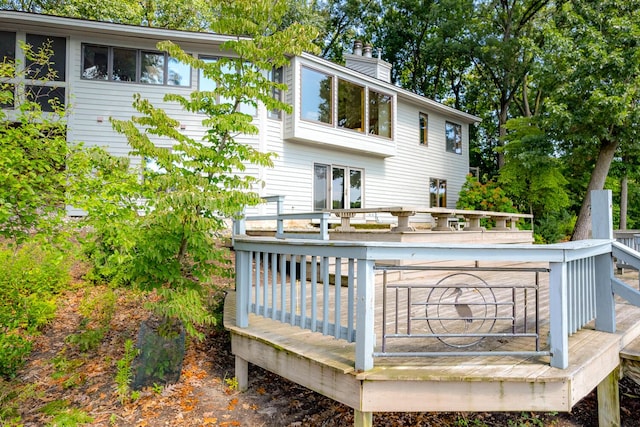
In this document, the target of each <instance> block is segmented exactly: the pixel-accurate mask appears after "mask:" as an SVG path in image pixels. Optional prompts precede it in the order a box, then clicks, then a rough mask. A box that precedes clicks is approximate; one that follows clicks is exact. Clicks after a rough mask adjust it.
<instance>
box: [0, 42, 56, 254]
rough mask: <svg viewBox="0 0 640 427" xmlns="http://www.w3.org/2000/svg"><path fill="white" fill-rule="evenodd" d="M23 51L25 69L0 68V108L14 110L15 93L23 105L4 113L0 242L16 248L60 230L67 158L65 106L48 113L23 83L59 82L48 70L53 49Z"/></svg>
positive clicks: (0, 117) (0, 121)
mask: <svg viewBox="0 0 640 427" xmlns="http://www.w3.org/2000/svg"><path fill="white" fill-rule="evenodd" d="M23 50H24V54H25V58H26V60H27V61H26V62H27V63H26V64H20V63H16V62H15V61H14V60H12V59H5V60H4V62H2V63H0V105H5V106H12V105H14V104H15V102H16V100H15V94H16V93H17V94H18V96H19V99H21V100H22V101H21V102H20V105H19V106H18V108H17V109H16V110H4V109H0V183H2V184H1V185H0V236H2V237H4V238H6V239H8V240H9V241H11V242H12V243H14V244H20V243H22V242H24V241H25V240H26V239H28V238H29V236H31V235H32V234H35V233H39V232H43V231H46V230H51V229H52V227H55V226H56V225H59V224H60V221H59V220H60V218H61V217H62V216H63V215H64V213H65V204H64V198H65V190H66V170H65V161H66V158H67V155H68V153H69V147H68V146H67V140H66V121H65V115H66V106H65V105H61V104H60V103H59V102H58V101H57V100H56V99H53V100H50V101H49V103H48V106H49V109H51V110H52V112H51V113H50V114H48V113H44V112H43V111H42V105H41V104H42V103H45V100H44V99H43V98H42V97H39V96H38V94H37V92H36V91H30V92H26V91H25V86H24V85H23V84H20V83H19V82H20V80H21V79H24V77H25V76H26V75H30V76H33V75H36V74H37V75H38V77H37V78H36V80H37V81H40V82H44V81H51V80H54V79H55V71H53V70H52V69H51V68H49V67H48V64H49V58H50V57H51V56H52V54H53V51H52V50H51V46H50V44H45V45H43V46H39V47H31V46H28V45H27V46H24V49H23ZM36 70H38V71H37V72H36ZM16 82H18V83H16ZM34 87H36V86H34Z"/></svg>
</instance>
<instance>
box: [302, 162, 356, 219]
mask: <svg viewBox="0 0 640 427" xmlns="http://www.w3.org/2000/svg"><path fill="white" fill-rule="evenodd" d="M363 175H364V172H363V171H362V170H361V169H355V168H348V167H343V166H331V165H323V164H315V165H314V175H313V209H314V210H323V209H355V208H361V207H362V195H363V193H362V182H363ZM329 176H330V177H331V180H329Z"/></svg>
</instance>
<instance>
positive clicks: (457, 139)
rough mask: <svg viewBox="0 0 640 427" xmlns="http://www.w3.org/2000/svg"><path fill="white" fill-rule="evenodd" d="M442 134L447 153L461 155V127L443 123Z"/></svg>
mask: <svg viewBox="0 0 640 427" xmlns="http://www.w3.org/2000/svg"><path fill="white" fill-rule="evenodd" d="M444 133H445V139H446V144H447V151H448V152H449V153H456V154H462V126H460V125H459V124H456V123H451V122H445V127H444Z"/></svg>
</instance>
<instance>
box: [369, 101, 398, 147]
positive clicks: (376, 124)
mask: <svg viewBox="0 0 640 427" xmlns="http://www.w3.org/2000/svg"><path fill="white" fill-rule="evenodd" d="M392 100H393V98H392V97H391V96H390V95H386V94H384V93H379V92H376V91H374V90H369V133H370V134H372V135H378V136H383V137H385V138H391V114H392V105H393V104H392Z"/></svg>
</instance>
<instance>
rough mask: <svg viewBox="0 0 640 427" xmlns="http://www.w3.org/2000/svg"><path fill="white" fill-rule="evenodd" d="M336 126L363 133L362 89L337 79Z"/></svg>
mask: <svg viewBox="0 0 640 427" xmlns="http://www.w3.org/2000/svg"><path fill="white" fill-rule="evenodd" d="M338 126H339V127H341V128H345V129H353V130H356V131H358V132H364V87H362V86H358V85H356V84H354V83H351V82H348V81H346V80H342V79H338Z"/></svg>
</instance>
